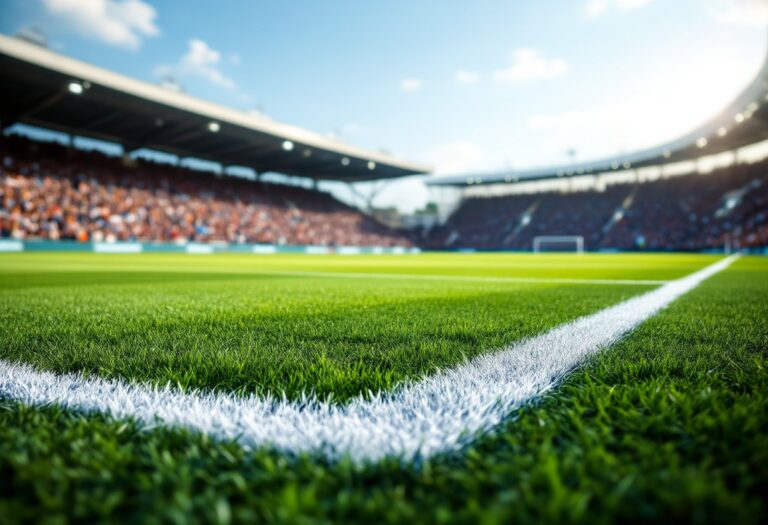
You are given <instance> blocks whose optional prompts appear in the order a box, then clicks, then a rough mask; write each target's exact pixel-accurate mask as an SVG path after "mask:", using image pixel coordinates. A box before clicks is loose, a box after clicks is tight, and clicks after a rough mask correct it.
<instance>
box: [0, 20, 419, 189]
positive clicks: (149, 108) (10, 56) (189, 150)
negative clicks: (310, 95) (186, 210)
mask: <svg viewBox="0 0 768 525" xmlns="http://www.w3.org/2000/svg"><path fill="white" fill-rule="evenodd" d="M0 121H1V122H2V125H3V127H7V126H9V125H11V124H14V123H17V122H18V123H23V124H29V125H33V126H41V127H44V128H48V129H53V130H58V131H64V132H67V133H72V134H75V135H79V136H84V137H91V138H96V139H102V140H107V141H110V142H116V143H119V144H122V145H123V146H124V147H125V148H126V149H127V150H129V151H133V150H136V149H139V148H150V149H153V150H158V151H164V152H168V153H172V154H175V155H179V156H182V157H195V158H200V159H205V160H210V161H214V162H219V163H221V164H223V165H227V166H229V165H236V166H247V167H250V168H253V169H254V170H256V171H257V172H259V173H265V172H277V173H284V174H288V175H298V176H302V177H310V178H313V179H330V180H341V181H347V182H356V181H364V180H375V179H383V178H393V177H402V176H405V175H412V174H418V173H427V172H429V171H430V170H431V168H430V167H429V166H425V165H422V164H416V163H412V162H406V161H403V160H399V159H396V158H394V157H392V156H390V155H388V154H385V153H380V152H376V151H371V150H366V149H362V148H357V147H353V146H348V145H346V144H343V143H341V142H337V141H335V140H332V139H329V138H327V137H324V136H322V135H319V134H317V133H313V132H311V131H307V130H305V129H302V128H299V127H296V126H291V125H288V124H283V123H279V122H275V121H273V120H270V119H268V118H266V117H263V116H258V115H251V114H248V113H244V112H241V111H237V110H235V109H231V108H227V107H224V106H220V105H217V104H213V103H210V102H206V101H204V100H201V99H199V98H195V97H192V96H190V95H187V94H185V93H181V92H178V91H174V90H172V89H169V88H167V87H163V86H159V85H154V84H150V83H147V82H143V81H140V80H136V79H133V78H129V77H126V76H123V75H120V74H117V73H114V72H111V71H107V70H105V69H102V68H99V67H96V66H93V65H90V64H86V63H84V62H80V61H78V60H74V59H72V58H70V57H67V56H64V55H61V54H58V53H54V52H53V51H50V50H48V49H45V48H43V47H41V46H38V45H35V44H32V43H29V42H26V41H24V40H21V39H18V38H13V37H7V36H2V35H0Z"/></svg>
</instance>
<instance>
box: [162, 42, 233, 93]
mask: <svg viewBox="0 0 768 525" xmlns="http://www.w3.org/2000/svg"><path fill="white" fill-rule="evenodd" d="M220 65H221V53H219V52H218V51H216V50H215V49H212V48H211V47H210V46H209V45H208V44H207V43H205V42H204V41H202V40H200V39H199V38H193V39H192V40H190V41H189V42H188V47H187V52H186V53H185V54H184V56H183V57H181V60H180V61H179V63H178V64H176V65H174V66H169V65H159V66H157V67H155V75H157V76H173V75H180V76H189V75H192V76H198V77H201V78H204V79H206V80H208V81H209V82H211V83H212V84H215V85H217V86H219V87H222V88H224V89H229V90H233V89H235V88H237V84H235V81H234V80H232V79H231V78H229V77H228V76H226V75H224V73H222V72H221V70H220V69H219V67H220ZM243 96H247V95H243Z"/></svg>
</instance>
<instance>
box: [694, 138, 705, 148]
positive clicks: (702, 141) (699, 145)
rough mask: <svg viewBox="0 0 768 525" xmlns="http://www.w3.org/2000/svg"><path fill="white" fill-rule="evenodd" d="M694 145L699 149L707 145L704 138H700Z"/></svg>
mask: <svg viewBox="0 0 768 525" xmlns="http://www.w3.org/2000/svg"><path fill="white" fill-rule="evenodd" d="M696 145H697V146H698V147H700V148H703V147H704V146H706V145H707V139H706V138H704V137H701V138H700V139H699V140H697V141H696Z"/></svg>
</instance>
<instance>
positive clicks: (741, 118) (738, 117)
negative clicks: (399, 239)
mask: <svg viewBox="0 0 768 525" xmlns="http://www.w3.org/2000/svg"><path fill="white" fill-rule="evenodd" d="M733 120H735V121H736V122H737V123H738V124H741V123H742V122H744V113H736V116H735V117H733Z"/></svg>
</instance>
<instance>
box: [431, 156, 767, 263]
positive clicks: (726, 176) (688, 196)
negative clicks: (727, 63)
mask: <svg viewBox="0 0 768 525" xmlns="http://www.w3.org/2000/svg"><path fill="white" fill-rule="evenodd" d="M543 235H581V236H583V237H584V242H585V247H586V248H587V249H623V250H707V249H720V248H723V247H724V246H726V245H730V246H731V247H732V248H737V247H745V248H756V247H768V161H762V162H759V163H755V164H739V165H733V166H731V167H728V168H724V169H720V170H717V171H714V172H711V173H707V174H698V173H697V174H690V175H683V176H678V177H672V178H662V179H657V180H654V181H647V182H641V183H633V184H626V183H623V184H615V185H609V186H607V187H606V188H605V191H595V190H592V191H575V192H565V193H561V192H554V191H553V192H544V193H536V194H520V195H507V196H501V197H474V198H469V199H466V200H465V201H464V202H463V203H462V204H461V206H460V207H459V208H458V209H457V210H456V212H454V214H453V215H452V216H451V217H450V218H449V220H448V221H447V222H446V223H445V225H443V226H442V227H440V228H437V229H435V230H433V232H432V233H431V235H430V236H429V237H428V238H427V239H426V241H425V243H426V244H427V246H429V247H434V248H438V247H447V248H463V247H466V248H487V249H519V250H530V249H531V247H532V244H533V238H534V237H536V236H543Z"/></svg>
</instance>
